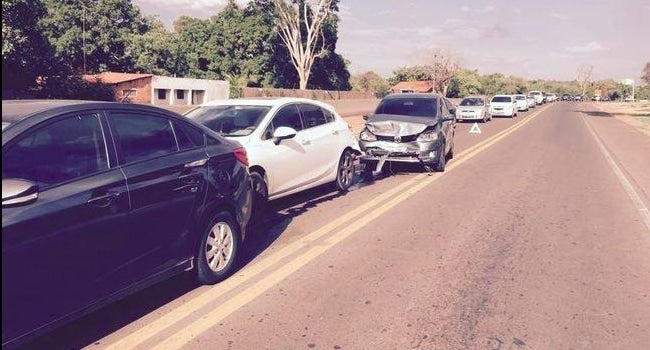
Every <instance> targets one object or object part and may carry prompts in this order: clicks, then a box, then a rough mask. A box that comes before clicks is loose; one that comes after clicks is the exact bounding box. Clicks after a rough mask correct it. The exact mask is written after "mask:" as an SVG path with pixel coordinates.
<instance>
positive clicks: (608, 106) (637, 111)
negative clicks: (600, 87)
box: [592, 102, 650, 136]
mask: <svg viewBox="0 0 650 350" xmlns="http://www.w3.org/2000/svg"><path fill="white" fill-rule="evenodd" d="M592 105H593V106H594V107H596V109H598V110H600V111H602V112H603V113H607V114H608V115H610V116H612V117H614V118H617V119H620V120H622V121H623V122H625V123H627V124H629V125H631V126H633V127H635V128H636V129H638V130H639V131H641V132H642V133H644V134H646V135H648V136H650V102H635V103H626V102H606V103H593V104H592Z"/></svg>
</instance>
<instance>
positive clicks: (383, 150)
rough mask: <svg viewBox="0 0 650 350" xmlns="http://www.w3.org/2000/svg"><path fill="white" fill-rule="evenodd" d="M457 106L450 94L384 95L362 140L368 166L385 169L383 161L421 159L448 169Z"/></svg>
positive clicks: (368, 120)
mask: <svg viewBox="0 0 650 350" xmlns="http://www.w3.org/2000/svg"><path fill="white" fill-rule="evenodd" d="M455 114H456V107H455V106H454V104H453V103H452V102H451V101H449V100H448V99H447V98H445V97H443V96H440V95H437V94H428V93H421V94H418V93H409V94H393V95H388V96H386V97H384V98H383V99H382V100H381V101H380V102H379V105H378V106H377V109H376V110H375V112H374V114H372V115H370V116H367V117H364V118H365V119H366V125H365V128H364V129H363V131H361V134H360V135H359V144H360V145H361V149H362V150H363V151H364V152H365V153H366V154H365V155H364V156H362V158H361V159H362V160H363V162H364V163H365V165H366V169H367V170H368V169H372V168H373V166H374V167H375V169H377V170H382V165H383V162H384V161H385V162H388V163H390V162H397V163H400V162H406V163H421V164H423V165H424V167H425V169H427V170H436V171H444V170H445V165H446V162H447V160H448V159H451V158H453V155H454V135H455V125H454V124H455V123H456V117H455Z"/></svg>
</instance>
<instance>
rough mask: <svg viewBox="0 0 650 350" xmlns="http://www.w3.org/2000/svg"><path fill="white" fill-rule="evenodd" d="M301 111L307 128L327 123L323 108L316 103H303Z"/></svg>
mask: <svg viewBox="0 0 650 350" xmlns="http://www.w3.org/2000/svg"><path fill="white" fill-rule="evenodd" d="M300 111H301V112H302V119H303V121H304V122H305V129H307V128H313V127H315V126H319V125H323V124H325V123H327V119H325V114H324V113H323V110H322V109H321V108H320V107H318V106H316V105H312V104H309V103H301V104H300Z"/></svg>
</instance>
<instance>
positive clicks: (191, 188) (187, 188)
mask: <svg viewBox="0 0 650 350" xmlns="http://www.w3.org/2000/svg"><path fill="white" fill-rule="evenodd" d="M198 190H199V183H198V182H191V183H187V184H185V185H182V186H178V187H176V188H174V190H173V191H174V192H190V193H194V192H196V191H198Z"/></svg>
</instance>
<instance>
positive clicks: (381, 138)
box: [376, 135, 418, 143]
mask: <svg viewBox="0 0 650 350" xmlns="http://www.w3.org/2000/svg"><path fill="white" fill-rule="evenodd" d="M376 136H377V141H389V142H395V136H380V135H376ZM417 139H418V135H406V136H402V139H401V141H400V142H401V143H404V142H413V141H415V140H417Z"/></svg>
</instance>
